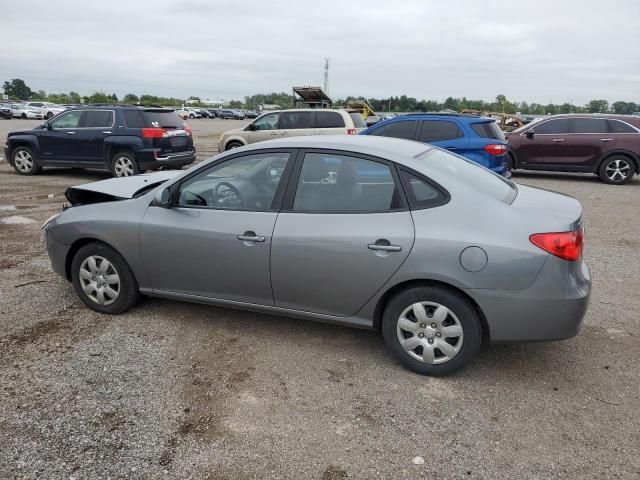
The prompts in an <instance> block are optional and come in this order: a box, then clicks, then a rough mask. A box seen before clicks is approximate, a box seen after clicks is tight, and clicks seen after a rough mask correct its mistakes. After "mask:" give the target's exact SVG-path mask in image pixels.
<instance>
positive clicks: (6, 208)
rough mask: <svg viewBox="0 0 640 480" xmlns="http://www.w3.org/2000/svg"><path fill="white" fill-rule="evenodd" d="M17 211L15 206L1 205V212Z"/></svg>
mask: <svg viewBox="0 0 640 480" xmlns="http://www.w3.org/2000/svg"><path fill="white" fill-rule="evenodd" d="M15 209H16V206H15V205H0V212H12V211H14V210H15Z"/></svg>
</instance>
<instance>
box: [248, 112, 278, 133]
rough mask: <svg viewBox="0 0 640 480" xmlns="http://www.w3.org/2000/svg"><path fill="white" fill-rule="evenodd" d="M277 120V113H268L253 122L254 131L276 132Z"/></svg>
mask: <svg viewBox="0 0 640 480" xmlns="http://www.w3.org/2000/svg"><path fill="white" fill-rule="evenodd" d="M279 118H280V114H279V113H269V114H267V115H264V116H263V117H260V118H259V119H257V120H256V121H255V122H253V125H254V126H255V129H256V130H276V129H277V128H278V119H279Z"/></svg>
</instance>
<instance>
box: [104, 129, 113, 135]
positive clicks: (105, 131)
mask: <svg viewBox="0 0 640 480" xmlns="http://www.w3.org/2000/svg"><path fill="white" fill-rule="evenodd" d="M102 133H106V134H107V135H109V134H110V133H111V130H103V131H102Z"/></svg>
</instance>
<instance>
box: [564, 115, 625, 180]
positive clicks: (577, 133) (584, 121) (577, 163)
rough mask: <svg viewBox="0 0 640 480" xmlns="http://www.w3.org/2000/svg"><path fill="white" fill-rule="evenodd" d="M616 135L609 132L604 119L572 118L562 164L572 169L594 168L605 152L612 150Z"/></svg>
mask: <svg viewBox="0 0 640 480" xmlns="http://www.w3.org/2000/svg"><path fill="white" fill-rule="evenodd" d="M616 138H617V135H615V134H612V133H610V132H609V124H608V123H607V120H606V119H604V118H590V117H576V118H573V122H572V125H571V134H570V135H569V136H568V137H567V141H566V142H565V149H564V160H563V161H564V163H565V164H566V165H568V166H572V167H585V168H588V169H590V168H591V167H594V166H595V165H596V164H597V163H598V161H599V160H600V158H601V157H602V155H603V154H604V152H605V151H607V150H608V149H612V148H614V146H615V144H616Z"/></svg>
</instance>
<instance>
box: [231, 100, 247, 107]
mask: <svg viewBox="0 0 640 480" xmlns="http://www.w3.org/2000/svg"><path fill="white" fill-rule="evenodd" d="M243 105H244V104H243V103H242V102H241V101H240V100H231V101H230V102H229V108H243Z"/></svg>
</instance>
